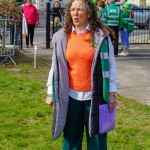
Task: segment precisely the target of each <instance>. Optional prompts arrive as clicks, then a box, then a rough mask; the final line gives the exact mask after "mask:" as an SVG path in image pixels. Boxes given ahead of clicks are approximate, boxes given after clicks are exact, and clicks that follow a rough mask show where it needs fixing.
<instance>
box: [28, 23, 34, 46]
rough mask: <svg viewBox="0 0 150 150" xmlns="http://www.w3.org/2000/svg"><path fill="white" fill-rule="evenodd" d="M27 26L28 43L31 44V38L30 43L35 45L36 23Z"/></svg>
mask: <svg viewBox="0 0 150 150" xmlns="http://www.w3.org/2000/svg"><path fill="white" fill-rule="evenodd" d="M27 27H28V36H26V45H29V38H30V44H31V45H33V38H34V28H35V24H28V25H27Z"/></svg>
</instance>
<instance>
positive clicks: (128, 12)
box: [119, 2, 134, 56]
mask: <svg viewBox="0 0 150 150" xmlns="http://www.w3.org/2000/svg"><path fill="white" fill-rule="evenodd" d="M133 17H134V14H133V11H132V9H131V4H130V3H129V2H125V3H123V9H122V12H121V15H120V25H119V28H120V37H121V43H122V52H121V53H120V54H119V56H127V55H128V54H129V53H128V50H129V46H130V43H129V36H130V33H131V32H132V31H133V30H134V19H133Z"/></svg>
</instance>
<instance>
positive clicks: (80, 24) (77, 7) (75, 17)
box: [70, 0, 89, 30]
mask: <svg viewBox="0 0 150 150" xmlns="http://www.w3.org/2000/svg"><path fill="white" fill-rule="evenodd" d="M70 14H71V17H72V21H73V24H74V26H75V27H76V28H78V29H81V30H82V29H84V28H85V27H86V26H87V25H88V22H89V20H88V13H87V8H86V5H85V3H84V2H83V1H82V0H75V1H74V2H73V3H72V5H71V9H70Z"/></svg>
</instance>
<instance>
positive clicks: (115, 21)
mask: <svg viewBox="0 0 150 150" xmlns="http://www.w3.org/2000/svg"><path fill="white" fill-rule="evenodd" d="M107 14H108V16H107V25H109V26H119V18H120V7H119V6H116V5H115V4H110V5H109V6H107Z"/></svg>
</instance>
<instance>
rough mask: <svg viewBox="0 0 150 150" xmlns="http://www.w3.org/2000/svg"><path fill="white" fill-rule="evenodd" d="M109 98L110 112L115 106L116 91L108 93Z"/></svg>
mask: <svg viewBox="0 0 150 150" xmlns="http://www.w3.org/2000/svg"><path fill="white" fill-rule="evenodd" d="M109 99H110V103H109V108H110V112H112V111H113V110H114V108H115V107H116V106H117V100H116V93H115V92H112V93H109Z"/></svg>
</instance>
